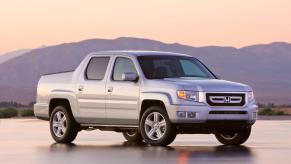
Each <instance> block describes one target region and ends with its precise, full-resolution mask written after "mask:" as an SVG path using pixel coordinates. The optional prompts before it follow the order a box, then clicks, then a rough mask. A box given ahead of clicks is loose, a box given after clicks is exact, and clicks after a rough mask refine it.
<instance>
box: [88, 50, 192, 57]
mask: <svg viewBox="0 0 291 164" xmlns="http://www.w3.org/2000/svg"><path fill="white" fill-rule="evenodd" d="M90 54H92V55H94V54H96V55H97V54H103V55H121V54H123V55H124V54H126V55H130V56H149V55H150V56H152V55H173V56H190V55H186V54H181V53H174V52H163V51H141V50H118V51H97V52H92V53H90Z"/></svg>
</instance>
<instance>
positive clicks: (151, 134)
mask: <svg viewBox="0 0 291 164" xmlns="http://www.w3.org/2000/svg"><path fill="white" fill-rule="evenodd" d="M154 133H155V129H154V128H152V129H151V130H150V131H149V132H148V136H149V137H150V138H151V137H152V136H153V134H154Z"/></svg>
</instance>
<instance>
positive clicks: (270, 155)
mask: <svg viewBox="0 0 291 164" xmlns="http://www.w3.org/2000/svg"><path fill="white" fill-rule="evenodd" d="M0 162H1V164H2V163H3V164H7V163H14V164H15V163H17V164H21V163H37V164H41V163H50V164H55V163H67V164H73V163H83V164H85V163H95V164H99V163H100V164H103V163H105V164H109V163H137V164H138V163H146V164H147V163H149V164H155V163H157V164H158V163H159V164H160V163H168V164H169V163H179V164H184V163H264V164H268V163H277V164H279V163H291V121H289V120H284V121H275V120H259V121H257V123H256V124H255V125H254V127H253V133H252V135H251V137H250V139H249V140H248V142H246V143H245V144H244V145H243V146H240V147H229V146H227V147H226V146H221V145H220V144H219V143H218V142H217V141H216V139H215V138H214V136H213V135H197V134H196V135H178V136H177V138H176V140H175V142H174V143H172V144H171V145H170V146H168V147H151V146H146V145H144V144H140V145H136V144H132V143H128V142H125V140H124V139H123V137H122V135H121V134H119V133H115V132H104V131H98V130H96V131H82V132H81V133H79V135H78V137H77V139H76V140H75V142H74V144H71V145H62V144H56V143H54V141H53V140H52V139H51V137H50V133H49V129H48V122H45V121H39V120H36V119H2V120H1V119H0Z"/></svg>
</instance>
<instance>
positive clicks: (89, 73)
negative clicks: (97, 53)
mask: <svg viewBox="0 0 291 164" xmlns="http://www.w3.org/2000/svg"><path fill="white" fill-rule="evenodd" d="M109 59H110V57H93V58H91V60H90V62H89V64H88V66H87V69H86V72H85V76H86V79H88V80H102V79H103V78H104V75H105V72H106V68H107V66H108V62H109Z"/></svg>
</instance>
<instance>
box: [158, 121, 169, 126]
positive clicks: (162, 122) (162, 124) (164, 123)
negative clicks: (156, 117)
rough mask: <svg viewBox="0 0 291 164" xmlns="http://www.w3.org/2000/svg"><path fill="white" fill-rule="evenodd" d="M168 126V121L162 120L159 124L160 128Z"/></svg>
mask: <svg viewBox="0 0 291 164" xmlns="http://www.w3.org/2000/svg"><path fill="white" fill-rule="evenodd" d="M166 125H167V124H166V121H165V120H162V121H160V122H159V126H160V127H164V126H166Z"/></svg>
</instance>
